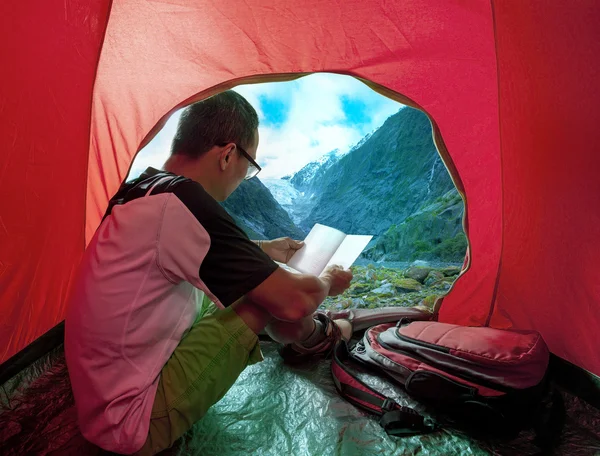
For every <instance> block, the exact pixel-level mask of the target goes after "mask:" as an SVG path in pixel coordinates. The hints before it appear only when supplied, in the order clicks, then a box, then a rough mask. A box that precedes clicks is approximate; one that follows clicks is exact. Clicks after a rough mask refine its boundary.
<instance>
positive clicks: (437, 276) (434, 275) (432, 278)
mask: <svg viewBox="0 0 600 456" xmlns="http://www.w3.org/2000/svg"><path fill="white" fill-rule="evenodd" d="M444 277H445V275H444V274H443V273H442V272H440V271H436V270H435V269H434V270H431V271H429V274H428V275H427V278H426V279H425V282H423V283H424V284H425V285H427V286H429V285H432V284H434V283H436V282H439V281H440V280H442V279H443V278H444Z"/></svg>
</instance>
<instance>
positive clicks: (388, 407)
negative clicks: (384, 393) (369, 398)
mask: <svg viewBox="0 0 600 456" xmlns="http://www.w3.org/2000/svg"><path fill="white" fill-rule="evenodd" d="M397 409H398V404H396V402H395V401H393V400H391V399H390V398H387V397H386V398H385V400H384V401H383V404H381V410H383V411H384V412H391V411H393V410H397Z"/></svg>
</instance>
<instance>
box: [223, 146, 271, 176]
mask: <svg viewBox="0 0 600 456" xmlns="http://www.w3.org/2000/svg"><path fill="white" fill-rule="evenodd" d="M227 144H229V143H224V144H219V146H220V147H224V146H226V145H227ZM234 144H235V143H234ZM235 147H237V148H238V150H239V151H240V152H241V153H242V155H243V156H244V157H246V159H247V160H248V171H246V177H244V179H245V180H248V179H252V178H253V177H256V175H257V174H258V173H259V172H260V170H261V168H260V166H258V163H256V162H255V161H254V159H253V158H252V157H251V156H250V154H249V153H248V152H246V151H245V150H244V149H243V148H241V147H240V146H239V145H238V144H235Z"/></svg>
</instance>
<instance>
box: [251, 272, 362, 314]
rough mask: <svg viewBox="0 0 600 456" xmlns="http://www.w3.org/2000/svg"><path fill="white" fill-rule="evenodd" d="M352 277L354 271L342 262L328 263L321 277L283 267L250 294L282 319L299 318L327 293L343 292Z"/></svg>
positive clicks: (311, 311) (257, 302)
mask: <svg viewBox="0 0 600 456" xmlns="http://www.w3.org/2000/svg"><path fill="white" fill-rule="evenodd" d="M351 280H352V272H350V271H349V270H344V269H342V268H340V267H339V266H331V267H328V268H327V269H325V271H323V273H322V274H321V275H320V276H319V277H316V276H313V275H309V274H293V273H290V272H288V271H286V270H284V269H282V268H279V269H277V270H276V271H275V272H273V274H271V275H270V276H269V277H268V278H267V279H266V280H264V281H263V282H262V283H261V284H260V285H258V286H257V287H256V288H254V289H253V290H251V291H250V292H249V293H248V294H247V297H248V298H249V299H250V300H251V301H253V302H254V303H255V304H256V305H258V306H260V307H262V308H263V309H264V310H266V311H267V312H268V313H270V314H271V315H272V316H273V317H274V318H276V319H278V320H284V321H297V320H300V319H302V318H304V317H306V316H308V315H311V314H312V313H313V312H314V311H315V310H317V307H319V305H320V304H321V303H322V302H323V300H324V299H325V298H326V297H327V296H335V295H338V294H340V293H343V292H344V290H346V289H347V288H348V287H349V286H350V281H351Z"/></svg>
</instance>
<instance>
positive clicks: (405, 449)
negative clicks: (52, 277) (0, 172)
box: [0, 341, 600, 456]
mask: <svg viewBox="0 0 600 456" xmlns="http://www.w3.org/2000/svg"><path fill="white" fill-rule="evenodd" d="M261 344H262V347H263V353H264V355H265V360H264V361H263V362H262V363H259V364H256V365H253V366H250V367H249V368H247V369H246V370H245V371H244V372H243V373H242V375H241V377H240V378H239V379H238V381H237V382H236V383H235V385H234V386H233V388H232V389H231V390H230V391H229V392H228V393H227V394H226V395H225V397H224V398H223V399H222V400H221V401H220V402H219V403H218V404H216V405H215V406H214V407H212V408H211V409H210V410H209V413H208V414H207V416H206V417H205V418H204V419H203V420H201V421H200V422H198V423H197V424H196V425H195V426H194V427H193V429H192V430H191V431H190V432H188V433H187V434H186V435H185V436H184V437H183V438H182V439H180V440H179V441H178V442H177V443H176V445H175V446H174V447H173V448H171V449H170V450H168V451H166V452H164V454H169V455H184V454H186V455H203V456H210V455H219V456H228V455H238V454H251V455H282V454H289V455H294V456H297V455H307V456H308V455H311V456H312V455H319V456H325V455H359V454H360V455H375V454H377V455H401V454H435V455H437V454H440V455H441V454H443V455H466V454H470V455H487V454H495V455H533V454H537V453H538V452H539V449H538V448H537V447H536V446H535V445H534V444H533V438H534V435H533V433H530V432H522V433H521V434H520V435H519V437H518V438H517V439H514V440H512V441H510V442H506V441H504V442H503V441H483V440H477V439H474V438H472V437H469V436H467V435H465V434H464V433H461V432H459V431H457V430H454V429H452V430H451V429H445V430H443V431H439V432H435V433H432V434H429V435H425V436H413V437H404V438H400V437H390V436H388V435H386V434H385V432H384V431H383V430H382V428H381V427H380V426H379V424H378V423H377V420H376V419H375V418H374V417H373V416H371V415H367V414H364V413H362V412H361V411H359V410H358V409H356V408H355V407H354V406H352V405H351V404H349V403H347V402H346V401H344V400H343V399H342V398H341V397H340V396H339V395H338V394H337V392H336V390H335V387H334V384H333V380H332V378H331V373H330V364H329V361H323V362H320V363H316V364H314V365H312V366H310V367H302V368H290V367H288V366H286V365H284V364H283V362H282V361H281V359H280V357H279V355H278V354H277V351H276V346H275V344H274V343H272V342H268V341H263V342H262V343H261ZM366 381H368V382H371V383H372V384H375V385H376V386H378V387H381V388H382V389H384V390H385V392H386V393H388V394H390V395H391V396H393V397H395V398H397V400H398V401H399V402H400V403H401V404H404V405H409V406H412V407H416V408H417V409H418V410H421V411H422V410H423V409H422V407H420V406H419V405H418V404H417V403H415V402H414V401H413V400H412V399H410V398H408V397H407V396H406V395H405V394H404V393H402V392H401V391H398V390H396V389H394V388H391V387H390V386H389V385H386V384H384V383H382V382H381V381H379V380H378V379H376V378H374V377H370V376H369V377H367V378H366ZM18 391H25V394H31V393H33V394H32V397H33V399H29V400H27V401H26V403H27V404H28V407H25V408H24V410H20V411H19V412H16V411H15V410H14V408H15V404H17V403H18V397H19V393H18ZM0 394H1V396H0V399H1V401H2V405H3V406H4V407H5V408H7V409H8V411H5V412H4V413H2V415H0V454H3V455H4V456H8V455H13V454H14V455H16V454H19V455H21V454H28V455H34V454H35V455H67V454H68V455H71V454H72V455H83V454H85V455H92V454H94V455H96V454H97V455H100V454H107V453H105V452H102V451H100V450H98V449H95V448H93V447H92V446H91V445H90V444H88V443H86V442H85V441H84V440H83V438H82V437H81V435H80V434H79V433H78V431H77V426H76V421H75V410H74V407H73V397H72V394H71V392H70V385H69V382H68V375H67V373H66V368H65V362H64V352H63V349H62V346H60V347H58V348H57V349H55V350H54V351H52V352H50V353H49V354H48V355H47V356H46V357H45V358H43V359H41V360H38V361H37V362H36V363H34V364H33V365H32V366H30V367H29V368H28V369H27V370H26V371H23V372H22V373H20V374H19V375H18V376H16V377H14V378H13V379H11V381H9V382H7V383H6V384H5V385H3V386H2V389H1V391H0ZM563 395H564V397H565V403H566V408H567V420H566V423H565V428H564V431H563V438H562V443H561V444H560V446H559V447H558V448H557V449H556V451H555V453H554V454H557V455H569V456H578V455H593V454H600V411H599V410H597V409H596V408H594V407H592V406H591V405H589V404H587V403H586V402H584V401H582V400H581V399H579V398H576V397H574V396H571V395H569V394H567V393H564V392H563ZM11 408H13V410H10V409H11ZM11 435H13V437H12V438H11Z"/></svg>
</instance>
